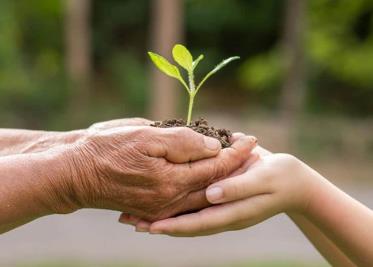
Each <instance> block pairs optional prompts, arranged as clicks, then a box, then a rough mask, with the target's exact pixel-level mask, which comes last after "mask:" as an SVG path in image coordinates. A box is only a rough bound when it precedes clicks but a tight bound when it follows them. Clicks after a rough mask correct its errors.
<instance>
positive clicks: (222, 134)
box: [151, 118, 232, 148]
mask: <svg viewBox="0 0 373 267" xmlns="http://www.w3.org/2000/svg"><path fill="white" fill-rule="evenodd" d="M151 126H153V127H159V128H171V127H189V128H191V129H192V130H194V131H195V132H197V133H200V134H203V135H206V136H210V137H213V138H216V139H218V140H219V141H220V143H221V145H222V147H223V148H226V147H230V146H231V141H230V139H231V138H230V137H231V136H232V133H231V131H230V130H227V129H215V127H212V126H209V125H208V122H207V120H205V119H204V118H200V119H199V120H196V121H192V122H191V124H190V125H187V123H186V121H185V120H183V119H169V120H164V121H156V122H154V123H153V124H151Z"/></svg>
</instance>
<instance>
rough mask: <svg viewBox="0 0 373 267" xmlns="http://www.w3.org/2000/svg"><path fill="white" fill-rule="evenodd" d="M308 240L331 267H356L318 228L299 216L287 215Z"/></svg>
mask: <svg viewBox="0 0 373 267" xmlns="http://www.w3.org/2000/svg"><path fill="white" fill-rule="evenodd" d="M288 216H289V217H290V218H291V220H292V221H293V222H294V223H295V224H296V225H297V226H298V228H299V229H300V230H301V231H302V232H303V234H304V235H305V236H306V237H307V238H308V240H309V241H310V242H311V243H312V244H313V245H314V247H315V248H316V249H317V250H318V251H319V252H320V254H321V255H322V256H323V257H324V258H325V259H326V260H327V261H328V262H329V263H330V265H331V266H338V267H356V266H357V265H355V264H354V263H352V261H351V260H350V259H349V258H348V257H347V256H346V255H345V254H343V252H342V251H341V250H340V249H339V248H338V247H337V246H336V245H335V244H334V243H333V242H332V241H331V240H330V239H329V238H327V237H326V236H325V235H324V234H323V233H322V232H321V231H320V229H319V228H317V227H316V226H315V225H313V224H312V223H311V222H310V221H309V220H307V218H305V217H304V216H303V215H300V214H288Z"/></svg>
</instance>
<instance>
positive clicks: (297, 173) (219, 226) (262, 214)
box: [122, 147, 318, 236]
mask: <svg viewBox="0 0 373 267" xmlns="http://www.w3.org/2000/svg"><path fill="white" fill-rule="evenodd" d="M253 161H255V163H253ZM314 174H315V172H314V171H313V170H312V169H310V168H309V167H307V166H306V165H305V164H303V163H302V162H301V161H300V160H298V159H296V158H295V157H293V156H291V155H288V154H272V153H270V152H268V151H266V150H264V149H262V148H260V147H257V148H256V149H255V150H254V152H253V153H252V154H251V156H250V158H249V159H248V161H247V163H246V164H245V166H243V168H241V169H240V170H238V171H237V172H236V173H235V174H234V176H232V177H230V178H228V179H225V180H222V181H219V182H217V183H215V184H212V185H211V186H209V187H208V189H207V191H206V197H207V199H208V201H209V202H210V203H212V204H215V206H212V207H209V208H206V209H203V210H201V211H199V212H196V213H191V214H186V215H181V216H178V217H175V218H169V219H165V220H162V221H158V222H155V223H153V224H151V225H150V224H147V223H146V222H145V221H141V220H140V221H139V220H138V219H137V218H135V217H133V216H126V217H123V218H122V221H124V222H126V223H131V224H134V223H136V224H137V229H138V230H141V231H145V230H149V232H150V233H154V234H167V235H171V236H200V235H210V234H215V233H219V232H224V231H232V230H239V229H243V228H246V227H249V226H252V225H255V224H257V223H259V222H262V221H263V220H265V219H267V218H269V217H272V216H274V215H276V214H278V213H281V212H298V213H302V212H303V211H304V210H305V209H307V204H308V201H309V199H310V196H311V195H312V193H313V192H314V188H315V184H317V182H318V179H317V178H315V177H317V176H315V175H314Z"/></svg>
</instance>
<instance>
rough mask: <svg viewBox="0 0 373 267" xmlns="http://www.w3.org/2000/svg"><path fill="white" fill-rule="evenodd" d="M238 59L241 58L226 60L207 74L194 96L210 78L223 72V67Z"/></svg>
mask: <svg viewBox="0 0 373 267" xmlns="http://www.w3.org/2000/svg"><path fill="white" fill-rule="evenodd" d="M237 59H240V57H230V58H227V59H224V60H223V61H222V62H221V63H219V64H218V65H216V67H215V68H214V69H213V70H212V71H210V72H209V73H207V75H206V76H205V77H204V78H203V79H202V81H201V82H200V83H199V85H198V86H197V89H196V90H195V93H194V94H197V92H198V90H199V89H200V88H201V86H202V85H203V84H204V83H205V82H206V81H207V79H208V78H210V77H211V76H212V75H213V74H215V73H216V72H218V71H219V70H221V69H222V68H223V67H225V66H226V65H227V64H229V63H230V62H232V61H233V60H237Z"/></svg>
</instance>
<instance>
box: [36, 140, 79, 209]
mask: <svg viewBox="0 0 373 267" xmlns="http://www.w3.org/2000/svg"><path fill="white" fill-rule="evenodd" d="M67 149H69V148H65V147H61V148H57V149H50V150H48V151H46V152H42V153H35V154H32V155H35V157H37V158H36V159H35V160H34V163H33V164H32V165H33V172H34V173H35V174H36V175H37V176H38V177H40V179H41V183H40V184H41V185H42V186H41V190H40V191H41V192H39V193H40V195H39V203H41V205H42V207H43V209H44V211H45V213H47V214H68V213H72V212H74V211H76V210H78V209H79V208H80V205H79V204H78V202H77V201H76V197H75V195H74V193H75V190H74V188H75V186H74V183H73V180H74V179H73V176H74V174H73V170H72V169H71V164H70V160H69V158H67V157H66V150H67Z"/></svg>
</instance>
